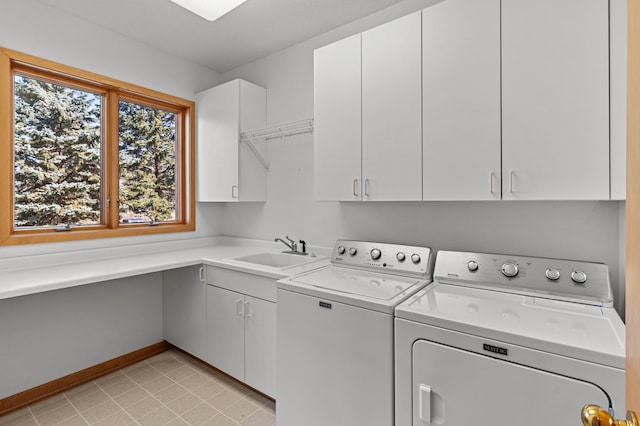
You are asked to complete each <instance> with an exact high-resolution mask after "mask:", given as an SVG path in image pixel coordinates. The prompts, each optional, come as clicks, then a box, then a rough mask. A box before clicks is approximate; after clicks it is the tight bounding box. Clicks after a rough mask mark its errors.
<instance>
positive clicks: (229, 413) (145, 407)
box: [0, 350, 276, 426]
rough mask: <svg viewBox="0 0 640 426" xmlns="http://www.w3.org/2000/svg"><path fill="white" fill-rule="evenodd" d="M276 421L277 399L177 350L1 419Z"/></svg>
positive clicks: (119, 424)
mask: <svg viewBox="0 0 640 426" xmlns="http://www.w3.org/2000/svg"><path fill="white" fill-rule="evenodd" d="M275 423H276V420H275V403H274V402H273V401H271V400H269V399H268V398H265V397H264V396H262V395H259V394H257V393H255V392H253V391H251V390H250V389H247V388H245V387H244V386H242V385H240V384H239V383H237V382H235V381H233V380H232V379H230V378H228V377H226V376H224V375H223V374H221V373H219V372H218V371H216V370H214V369H212V368H209V367H207V366H206V365H204V364H202V363H200V362H198V361H196V360H194V359H193V358H191V357H189V356H188V355H185V354H183V353H182V352H180V351H177V350H170V351H167V352H163V353H161V354H159V355H156V356H154V357H152V358H149V359H147V360H145V361H141V362H139V363H137V364H134V365H131V366H129V367H126V368H124V369H122V370H119V371H116V372H114V373H111V374H109V375H107V376H104V377H101V378H99V379H97V380H95V381H93V382H90V383H85V384H83V385H80V386H78V387H76V388H73V389H69V390H68V391H66V392H64V393H62V394H58V395H56V396H53V397H51V398H48V399H45V400H43V401H40V402H37V403H35V404H33V405H30V406H28V407H25V408H22V409H20V410H18V411H14V412H12V413H9V414H7V415H5V416H2V417H0V425H2V426H18V425H19V426H31V425H34V426H37V425H39V426H52V425H64V426H75V425H101V426H102V425H105V426H106V425H113V426H124V425H142V426H144V425H152V426H160V425H170V426H176V425H208V426H213V425H217V426H227V425H229V426H233V425H241V426H271V425H275Z"/></svg>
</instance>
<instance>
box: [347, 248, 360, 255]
mask: <svg viewBox="0 0 640 426" xmlns="http://www.w3.org/2000/svg"><path fill="white" fill-rule="evenodd" d="M357 252H358V249H356V248H355V247H351V248H350V249H349V254H350V255H351V256H355V255H356V253H357Z"/></svg>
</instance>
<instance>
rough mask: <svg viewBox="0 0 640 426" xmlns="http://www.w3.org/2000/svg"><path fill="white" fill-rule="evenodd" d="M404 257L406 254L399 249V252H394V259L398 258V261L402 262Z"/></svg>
mask: <svg viewBox="0 0 640 426" xmlns="http://www.w3.org/2000/svg"><path fill="white" fill-rule="evenodd" d="M406 258H407V256H406V255H405V254H404V253H403V252H401V251H399V252H398V253H397V254H396V259H398V262H404V260H405V259H406Z"/></svg>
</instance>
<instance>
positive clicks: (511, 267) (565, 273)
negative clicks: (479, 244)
mask: <svg viewBox="0 0 640 426" xmlns="http://www.w3.org/2000/svg"><path fill="white" fill-rule="evenodd" d="M434 279H435V280H437V281H441V282H444V283H447V284H458V285H466V286H472V287H481V288H487V289H494V290H503V291H506V292H512V293H519V294H526V295H532V296H540V297H546V298H551V299H558V300H568V301H577V302H581V303H590V304H598V305H605V306H609V305H611V304H612V303H613V293H612V290H611V282H610V280H609V268H608V267H607V265H605V264H602V263H594V262H581V261H574V260H562V259H550V258H541V257H525V256H510V255H503V254H489V253H468V252H452V251H440V252H438V255H437V257H436V263H435V268H434Z"/></svg>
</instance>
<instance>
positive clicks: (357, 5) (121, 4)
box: [40, 0, 402, 73]
mask: <svg viewBox="0 0 640 426" xmlns="http://www.w3.org/2000/svg"><path fill="white" fill-rule="evenodd" d="M40 1H42V2H43V3H46V4H48V5H50V6H53V7H55V8H57V9H59V10H62V11H64V12H67V13H69V14H72V15H75V16H77V17H79V18H81V19H84V20H86V21H89V22H93V23H95V24H98V25H100V26H102V27H104V28H107V29H109V30H112V31H115V32H117V33H119V34H122V35H125V36H127V37H129V38H132V39H135V40H137V41H139V42H142V43H145V44H147V45H150V46H153V47H156V48H158V49H160V50H163V51H165V52H168V53H171V54H173V55H176V56H179V57H182V58H184V59H187V60H190V61H192V62H195V63H198V64H200V65H202V66H205V67H207V68H210V69H212V70H215V71H217V72H220V73H223V72H226V71H229V70H231V69H233V68H236V67H238V66H240V65H244V64H246V63H249V62H253V61H254V60H257V59H259V58H262V57H264V56H268V55H270V54H272V53H274V52H277V51H279V50H282V49H284V48H287V47H290V46H293V45H295V44H298V43H300V42H302V41H304V40H308V39H310V38H313V37H315V36H317V35H320V34H322V33H324V32H327V31H329V30H331V29H333V28H337V27H339V26H341V25H343V24H346V23H349V22H352V21H355V20H357V19H359V18H362V17H364V16H367V15H369V14H371V13H374V12H376V11H379V10H381V9H384V8H386V7H388V6H391V5H393V4H395V3H399V2H401V1H402V0H247V2H246V3H244V4H242V5H240V6H238V7H237V8H236V9H234V10H232V11H231V12H229V13H228V14H226V15H225V16H223V17H222V18H220V19H218V20H217V21H214V22H210V21H207V20H205V19H203V18H201V17H199V16H196V15H194V14H193V13H191V12H189V11H187V10H185V9H183V8H181V7H180V6H178V5H176V4H174V3H173V2H171V1H169V0H40ZM210 1H215V0H210Z"/></svg>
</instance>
